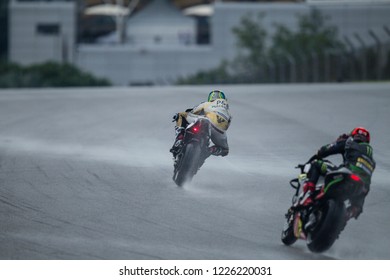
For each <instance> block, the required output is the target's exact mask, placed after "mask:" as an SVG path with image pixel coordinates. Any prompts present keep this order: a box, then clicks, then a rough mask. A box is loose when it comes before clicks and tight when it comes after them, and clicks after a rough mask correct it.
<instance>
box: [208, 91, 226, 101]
mask: <svg viewBox="0 0 390 280" xmlns="http://www.w3.org/2000/svg"><path fill="white" fill-rule="evenodd" d="M216 99H226V96H225V93H223V92H222V91H220V90H213V91H212V92H210V93H209V98H208V100H207V101H208V102H213V101H214V100H216Z"/></svg>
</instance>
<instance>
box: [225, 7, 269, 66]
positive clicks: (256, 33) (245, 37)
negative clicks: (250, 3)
mask: <svg viewBox="0 0 390 280" xmlns="http://www.w3.org/2000/svg"><path fill="white" fill-rule="evenodd" d="M263 18H264V14H263V13H259V14H257V16H256V17H254V16H253V15H252V14H249V15H248V16H245V17H243V18H242V19H241V21H240V25H239V26H236V27H234V28H233V30H232V32H233V34H235V35H236V37H237V41H238V42H237V45H238V46H239V47H240V48H242V49H244V50H245V51H246V52H247V53H248V57H247V59H248V61H251V62H253V63H255V64H256V63H260V62H261V59H262V58H263V57H264V55H265V52H266V47H265V40H266V38H267V32H266V31H265V29H264V28H263V27H262V20H263Z"/></svg>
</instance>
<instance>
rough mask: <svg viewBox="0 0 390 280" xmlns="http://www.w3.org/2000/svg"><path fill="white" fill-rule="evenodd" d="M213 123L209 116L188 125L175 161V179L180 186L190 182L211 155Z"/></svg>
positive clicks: (199, 118)
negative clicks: (210, 145)
mask: <svg viewBox="0 0 390 280" xmlns="http://www.w3.org/2000/svg"><path fill="white" fill-rule="evenodd" d="M210 135H211V124H210V121H209V119H208V118H206V117H201V116H200V117H198V119H197V120H196V121H195V122H193V123H191V124H190V125H188V126H187V128H186V129H185V132H184V138H183V146H182V148H181V149H180V150H179V153H178V154H177V155H176V158H175V161H174V166H173V167H174V170H173V177H172V179H173V181H174V182H175V183H176V185H178V186H180V187H181V186H183V185H184V184H185V183H186V182H190V181H191V180H192V178H193V177H194V175H195V174H196V173H197V172H198V170H199V169H200V167H201V166H202V165H203V163H204V161H205V160H206V158H208V157H209V156H210V152H209V144H210Z"/></svg>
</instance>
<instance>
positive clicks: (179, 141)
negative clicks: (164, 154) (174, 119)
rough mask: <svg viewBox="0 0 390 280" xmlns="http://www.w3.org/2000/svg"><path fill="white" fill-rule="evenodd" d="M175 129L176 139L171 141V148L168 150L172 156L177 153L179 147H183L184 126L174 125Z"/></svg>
mask: <svg viewBox="0 0 390 280" xmlns="http://www.w3.org/2000/svg"><path fill="white" fill-rule="evenodd" d="M175 131H176V139H175V143H173V146H172V148H171V149H170V150H169V151H170V152H171V153H172V154H173V156H174V157H176V155H177V154H178V153H179V151H180V149H181V148H182V147H183V138H184V131H185V129H184V127H179V126H177V127H175Z"/></svg>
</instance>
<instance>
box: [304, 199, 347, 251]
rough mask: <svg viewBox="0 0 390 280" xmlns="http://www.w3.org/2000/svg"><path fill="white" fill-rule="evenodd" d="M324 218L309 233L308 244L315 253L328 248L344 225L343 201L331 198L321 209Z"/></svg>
mask: <svg viewBox="0 0 390 280" xmlns="http://www.w3.org/2000/svg"><path fill="white" fill-rule="evenodd" d="M321 211H323V213H322V217H323V218H322V219H321V220H320V221H318V224H317V225H316V226H315V227H314V228H313V230H312V231H310V232H309V233H308V234H307V240H306V244H307V247H308V248H309V250H310V251H311V252H313V253H321V252H324V251H326V250H328V249H329V248H330V247H331V246H332V245H333V243H334V242H335V241H336V239H337V238H338V237H339V234H340V232H341V230H342V229H343V226H344V217H345V206H344V204H343V203H342V202H341V201H336V200H333V199H330V200H328V201H326V202H325V203H324V205H323V207H322V209H321Z"/></svg>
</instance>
